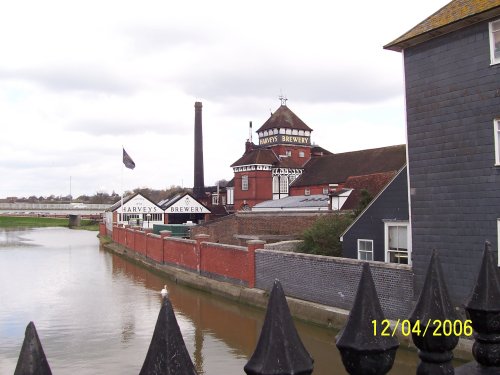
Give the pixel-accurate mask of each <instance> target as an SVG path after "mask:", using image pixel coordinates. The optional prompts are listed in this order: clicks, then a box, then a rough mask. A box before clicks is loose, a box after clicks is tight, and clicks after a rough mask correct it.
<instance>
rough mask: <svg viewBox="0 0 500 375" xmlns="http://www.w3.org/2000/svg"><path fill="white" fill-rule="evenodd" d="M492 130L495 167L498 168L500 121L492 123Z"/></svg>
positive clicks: (499, 161) (499, 158)
mask: <svg viewBox="0 0 500 375" xmlns="http://www.w3.org/2000/svg"><path fill="white" fill-rule="evenodd" d="M493 130H494V134H493V136H494V138H495V165H497V166H500V139H499V138H500V119H495V120H494V121H493Z"/></svg>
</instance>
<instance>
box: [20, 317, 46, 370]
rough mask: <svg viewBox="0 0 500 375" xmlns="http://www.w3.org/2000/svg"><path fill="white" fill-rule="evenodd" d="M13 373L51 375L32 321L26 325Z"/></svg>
mask: <svg viewBox="0 0 500 375" xmlns="http://www.w3.org/2000/svg"><path fill="white" fill-rule="evenodd" d="M14 375H52V371H51V370H50V366H49V363H48V362H47V357H45V353H44V352H43V348H42V343H41V342H40V339H39V338H38V333H37V332H36V328H35V324H34V323H33V322H29V324H28V326H27V327H26V332H25V334H24V341H23V346H22V348H21V353H20V354H19V358H18V359H17V365H16V369H15V371H14Z"/></svg>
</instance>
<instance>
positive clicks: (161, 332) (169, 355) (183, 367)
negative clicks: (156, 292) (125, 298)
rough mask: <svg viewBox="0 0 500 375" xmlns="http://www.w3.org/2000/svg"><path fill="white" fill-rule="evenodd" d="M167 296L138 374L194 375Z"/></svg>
mask: <svg viewBox="0 0 500 375" xmlns="http://www.w3.org/2000/svg"><path fill="white" fill-rule="evenodd" d="M196 374H197V372H196V370H195V367H194V365H193V362H192V361H191V357H190V356H189V353H188V351H187V349H186V345H185V343H184V339H183V338H182V334H181V330H180V328H179V325H178V324H177V319H176V318H175V314H174V310H173V309H172V304H171V303H170V300H169V299H168V297H165V298H163V303H162V306H161V309H160V313H159V315H158V320H157V321H156V326H155V330H154V332H153V338H152V339H151V344H150V345H149V349H148V353H147V354H146V359H145V360H144V364H143V365H142V369H141V372H140V373H139V375H196Z"/></svg>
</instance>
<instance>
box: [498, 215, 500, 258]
mask: <svg viewBox="0 0 500 375" xmlns="http://www.w3.org/2000/svg"><path fill="white" fill-rule="evenodd" d="M497 257H498V267H500V219H497Z"/></svg>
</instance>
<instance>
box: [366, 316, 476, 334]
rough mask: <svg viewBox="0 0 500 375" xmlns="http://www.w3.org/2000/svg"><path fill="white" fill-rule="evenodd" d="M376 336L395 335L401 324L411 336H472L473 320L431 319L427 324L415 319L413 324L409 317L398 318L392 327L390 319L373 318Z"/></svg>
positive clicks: (403, 330)
mask: <svg viewBox="0 0 500 375" xmlns="http://www.w3.org/2000/svg"><path fill="white" fill-rule="evenodd" d="M372 324H373V335H374V336H394V335H395V333H396V332H397V330H398V328H399V327H400V326H401V334H402V335H403V336H410V335H411V334H414V335H417V336H422V337H425V335H432V336H462V335H464V336H472V332H473V330H472V325H471V324H472V321H471V320H469V319H468V320H466V321H461V320H448V319H447V320H440V319H429V320H427V323H426V324H425V326H424V325H423V322H422V323H421V322H420V320H417V321H415V323H414V324H413V325H412V324H411V322H410V321H409V320H408V319H404V320H401V319H398V320H397V321H396V324H394V325H393V326H392V327H391V322H390V321H389V319H384V320H382V321H381V322H378V321H377V320H372Z"/></svg>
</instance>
